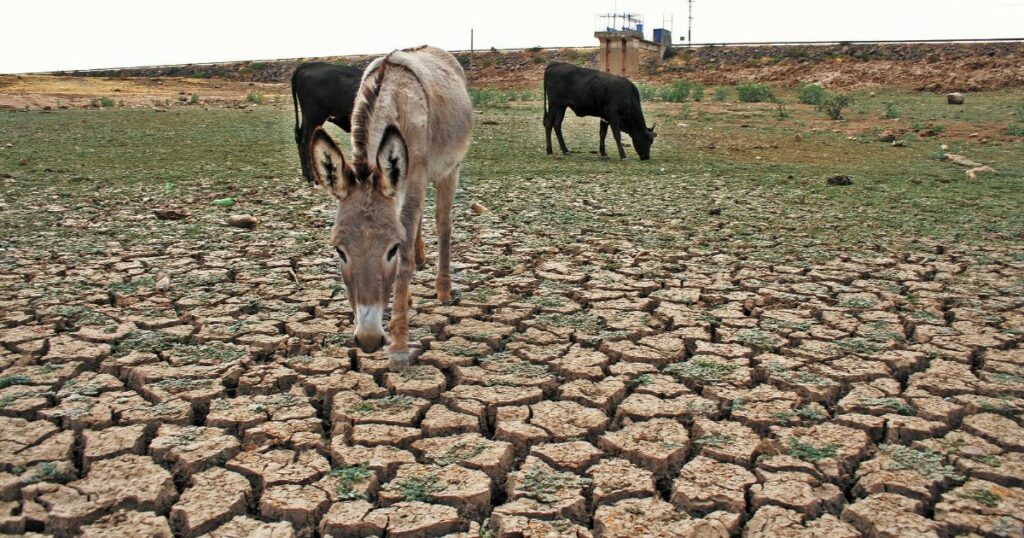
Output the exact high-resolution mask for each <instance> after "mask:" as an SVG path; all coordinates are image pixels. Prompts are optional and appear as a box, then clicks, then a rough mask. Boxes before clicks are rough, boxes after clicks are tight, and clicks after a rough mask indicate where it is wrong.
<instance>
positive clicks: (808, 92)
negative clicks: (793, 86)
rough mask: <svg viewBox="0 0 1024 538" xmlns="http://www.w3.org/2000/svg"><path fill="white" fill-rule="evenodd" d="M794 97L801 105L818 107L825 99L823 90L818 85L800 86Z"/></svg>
mask: <svg viewBox="0 0 1024 538" xmlns="http://www.w3.org/2000/svg"><path fill="white" fill-rule="evenodd" d="M796 95H797V100H798V101H800V102H801V103H803V104H805V105H814V106H818V105H820V104H821V102H822V101H823V100H824V98H825V88H822V87H821V85H820V84H801V85H800V86H799V87H798V88H797V90H796Z"/></svg>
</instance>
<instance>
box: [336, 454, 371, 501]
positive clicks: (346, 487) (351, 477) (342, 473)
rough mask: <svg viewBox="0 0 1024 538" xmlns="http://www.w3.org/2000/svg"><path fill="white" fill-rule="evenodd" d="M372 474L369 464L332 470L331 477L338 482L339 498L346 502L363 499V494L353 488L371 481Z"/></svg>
mask: <svg viewBox="0 0 1024 538" xmlns="http://www.w3.org/2000/svg"><path fill="white" fill-rule="evenodd" d="M372 472H373V471H371V470H370V466H369V464H368V463H360V464H359V465H350V466H348V467H340V468H336V469H332V470H331V477H332V478H335V479H336V480H337V481H336V482H335V491H336V492H337V493H338V498H340V499H341V500H344V501H350V500H354V499H362V498H363V494H362V493H359V492H358V491H355V489H353V488H354V486H355V485H356V484H358V483H360V482H364V481H366V480H369V478H370V473H372Z"/></svg>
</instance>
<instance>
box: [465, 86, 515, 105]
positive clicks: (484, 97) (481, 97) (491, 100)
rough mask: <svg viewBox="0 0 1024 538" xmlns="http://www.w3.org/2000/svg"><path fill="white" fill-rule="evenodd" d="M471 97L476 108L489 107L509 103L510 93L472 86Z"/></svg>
mask: <svg viewBox="0 0 1024 538" xmlns="http://www.w3.org/2000/svg"><path fill="white" fill-rule="evenodd" d="M469 99H470V101H472V102H473V106H474V107H476V108H489V107H497V106H502V105H504V104H506V103H508V101H509V95H508V94H507V93H505V92H503V91H501V90H488V89H477V88H472V89H470V90H469Z"/></svg>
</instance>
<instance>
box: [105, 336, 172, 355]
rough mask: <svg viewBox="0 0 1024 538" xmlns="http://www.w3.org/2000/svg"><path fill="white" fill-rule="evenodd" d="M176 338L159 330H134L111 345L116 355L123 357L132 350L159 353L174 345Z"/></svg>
mask: <svg viewBox="0 0 1024 538" xmlns="http://www.w3.org/2000/svg"><path fill="white" fill-rule="evenodd" d="M174 344H175V338H174V337H173V336H171V335H169V334H166V333H162V332H159V331H132V332H130V333H128V334H126V335H125V337H124V338H122V339H121V340H118V341H117V342H114V344H113V345H111V346H110V347H111V352H112V353H113V355H114V356H115V357H122V356H124V355H127V354H129V353H131V352H132V351H140V352H143V353H159V352H161V351H166V350H168V349H171V348H172V347H174Z"/></svg>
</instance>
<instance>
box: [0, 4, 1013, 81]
mask: <svg viewBox="0 0 1024 538" xmlns="http://www.w3.org/2000/svg"><path fill="white" fill-rule="evenodd" d="M686 5H687V2H686V0H675V1H664V0H618V1H614V0H597V1H584V0H545V1H537V0H519V1H516V0H513V1H511V2H487V1H483V0H476V1H471V0H434V1H431V0H420V1H398V0H359V1H352V0H334V1H321V0H312V1H304V0H299V1H295V2H287V3H286V2H276V3H273V4H269V3H268V4H263V3H261V2H258V1H254V0H248V1H245V2H239V1H218V0H203V1H198V0H173V1H170V2H150V1H146V0H134V1H130V0H90V1H83V0H9V1H6V2H3V4H2V7H0V13H2V14H3V17H2V20H3V22H0V51H3V52H0V73H19V72H32V71H48V70H59V69H91V68H104V67H127V66H141V65H165V64H182V63H193V62H195V63H198V62H214V61H228V60H251V59H275V58H295V57H313V56H335V55H345V54H359V53H383V52H387V51H390V50H393V49H396V48H403V47H409V46H416V45H421V44H424V43H428V44H432V45H436V46H439V47H442V48H445V49H449V50H452V49H468V48H469V31H470V28H473V29H475V33H476V40H475V45H476V48H477V49H487V48H490V47H497V48H515V47H532V46H535V45H539V46H543V47H562V46H585V45H596V43H597V42H596V40H595V39H594V37H593V32H594V30H595V27H596V26H597V25H596V17H595V16H596V15H597V14H598V13H605V12H610V11H613V10H615V9H616V8H618V11H620V12H621V11H627V10H628V11H631V12H635V13H640V14H642V15H644V16H645V17H646V27H647V28H648V32H647V33H648V36H649V34H650V29H652V28H656V27H659V26H661V21H662V17H665V18H666V20H667V18H668V17H669V16H674V17H675V24H674V30H675V31H674V36H676V37H675V39H674V41H675V42H676V43H678V42H679V41H678V36H681V35H685V33H686V21H685V18H686ZM693 28H694V41H695V42H697V43H701V42H741V41H816V40H829V41H843V40H849V41H855V40H870V39H949V38H959V39H967V38H1005V37H1013V38H1024V0H695V1H694V24H693Z"/></svg>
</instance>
